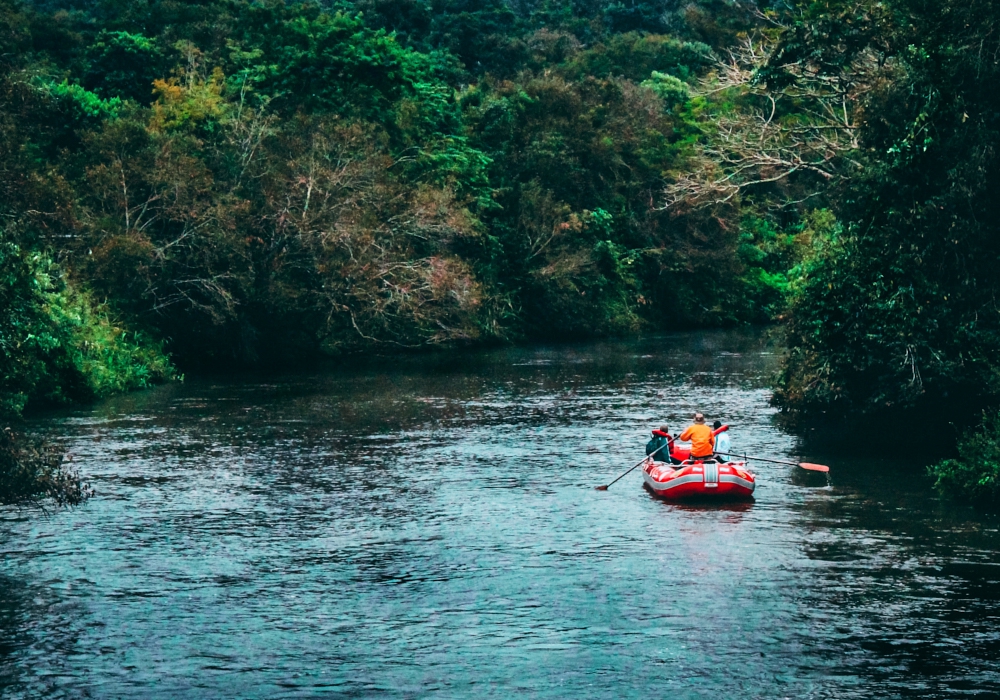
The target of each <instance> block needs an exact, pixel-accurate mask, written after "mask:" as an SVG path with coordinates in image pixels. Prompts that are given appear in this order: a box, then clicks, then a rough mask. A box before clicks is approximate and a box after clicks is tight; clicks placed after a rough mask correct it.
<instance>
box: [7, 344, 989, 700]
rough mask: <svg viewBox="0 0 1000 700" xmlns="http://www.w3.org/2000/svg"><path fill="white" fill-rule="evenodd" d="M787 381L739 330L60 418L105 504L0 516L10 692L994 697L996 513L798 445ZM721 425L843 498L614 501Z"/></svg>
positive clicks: (798, 493)
mask: <svg viewBox="0 0 1000 700" xmlns="http://www.w3.org/2000/svg"><path fill="white" fill-rule="evenodd" d="M776 359H777V358H776V356H775V354H774V349H773V348H771V347H769V346H768V344H767V343H765V342H764V341H763V340H762V339H760V338H758V337H755V336H753V335H747V334H732V333H712V334H698V335H681V336H673V337H668V338H661V339H648V340H643V341H638V342H627V343H602V344H593V345H585V346H569V347H566V346H562V347H535V348H527V349H524V348H522V349H504V350H499V351H489V352H479V353H464V354H455V355H448V356H434V357H423V358H416V359H414V358H410V359H405V360H401V361H397V362H394V363H391V364H383V365H379V364H372V365H369V366H366V367H364V368H355V369H353V370H336V371H327V372H315V373H312V374H299V375H288V376H282V377H279V378H273V377H269V378H259V377H250V378H247V377H243V378H239V379H236V378H226V379H221V380H213V379H189V380H188V381H187V382H185V383H184V384H182V385H176V386H169V387H163V388H161V389H158V390H155V391H152V392H147V393H144V394H140V395H133V396H129V397H123V398H118V399H116V400H113V401H109V402H107V403H104V404H102V405H99V406H97V407H94V408H88V409H86V410H82V411H76V412H71V413H63V414H59V415H55V416H48V417H45V418H44V419H38V420H37V421H36V422H35V426H34V427H35V428H37V429H38V430H39V431H40V432H44V433H46V434H48V435H50V436H53V437H55V438H57V439H59V440H61V441H62V442H63V443H64V444H65V445H66V447H67V449H68V450H70V451H71V452H72V453H73V454H74V455H75V459H76V462H77V464H78V466H79V468H80V469H81V471H82V472H83V473H84V474H85V475H86V476H87V478H88V479H89V480H90V482H91V483H92V485H93V486H94V487H95V488H96V489H97V492H98V495H97V496H96V497H95V498H94V499H92V500H91V501H90V502H88V503H87V504H86V505H84V506H82V507H79V508H76V509H73V510H69V511H63V512H57V513H54V514H52V515H50V516H48V517H28V516H27V515H26V514H23V513H19V512H17V511H3V512H2V513H0V553H2V558H0V696H2V697H3V698H38V697H67V698H82V697H88V698H215V697H241V698H271V697H289V698H293V697H352V698H354V697H357V698H362V697H387V698H410V697H476V698H480V697H500V698H507V697H513V696H524V697H539V698H547V697H551V698H608V697H615V698H617V697H637V698H638V697H643V698H647V697H667V698H688V697H690V698H697V697H705V698H741V699H742V698H783V697H788V698H810V697H811V698H871V697H921V698H934V697H942V698H943V697H954V696H957V695H960V694H964V695H967V696H977V695H978V696H982V697H996V696H998V695H1000V668H998V665H997V660H998V659H1000V566H998V563H1000V559H998V557H997V553H998V550H1000V535H998V531H997V527H998V524H997V520H996V519H995V518H992V517H990V516H986V515H983V514H980V513H977V512H976V511H973V510H971V509H964V508H962V507H958V506H954V505H950V504H948V503H946V502H942V501H940V500H938V499H936V498H935V497H933V496H932V495H931V494H930V492H929V491H928V489H927V483H926V481H925V480H924V478H923V477H922V476H921V472H922V470H920V469H916V468H914V466H913V463H912V462H911V463H907V462H905V461H885V460H873V459H869V458H857V457H853V456H851V453H850V451H843V452H840V453H830V452H818V451H815V448H813V449H812V451H811V450H810V447H809V444H810V443H809V442H808V441H803V440H802V439H801V436H795V435H792V434H789V433H787V432H785V431H783V430H782V429H781V428H780V427H779V426H778V424H777V422H776V421H775V417H774V411H773V410H772V409H771V408H769V407H768V403H767V401H768V396H769V392H768V389H767V382H768V377H769V376H770V374H771V373H772V372H773V371H774V368H775V363H776ZM695 409H700V410H703V411H704V412H705V413H706V414H708V416H709V417H710V418H715V417H719V418H722V419H723V420H724V421H726V422H729V423H730V424H732V426H733V428H732V431H731V434H732V437H733V445H734V447H735V448H736V449H738V450H745V451H747V452H748V453H750V454H755V453H761V454H764V455H775V456H779V457H788V458H800V459H807V460H810V461H819V462H827V463H830V464H831V465H832V466H833V471H832V473H831V478H830V480H829V482H827V480H826V479H825V478H823V477H822V476H820V477H818V480H817V477H816V476H815V475H808V474H806V473H805V472H801V471H800V472H799V473H796V471H795V470H794V469H792V468H786V467H782V466H776V465H767V464H764V463H758V464H757V465H756V466H755V469H756V471H757V472H758V475H759V484H760V485H759V487H758V490H757V500H756V502H755V503H753V504H745V505H740V506H731V507H693V506H686V507H685V506H678V505H670V504H667V503H664V502H661V501H657V500H655V499H653V498H652V497H650V496H649V495H647V494H646V493H645V492H644V491H643V490H642V489H641V486H640V484H641V479H640V475H639V473H638V472H637V471H636V472H633V473H632V474H630V475H629V476H628V477H626V478H625V479H623V480H622V481H620V482H618V483H617V484H616V485H615V486H614V487H612V489H611V490H610V491H608V492H606V493H602V492H598V491H595V490H594V488H593V487H594V486H595V485H597V484H601V483H607V482H608V481H609V480H610V479H611V478H613V477H614V476H616V475H617V474H618V473H620V472H621V471H623V470H624V469H625V468H627V467H629V466H630V465H631V464H633V463H635V461H637V460H638V459H639V458H640V457H641V456H642V450H643V445H644V443H645V440H646V438H647V436H648V432H647V431H648V430H649V429H650V428H651V427H654V426H655V425H657V424H659V423H660V422H662V421H666V422H668V423H669V424H670V425H671V426H672V427H681V424H682V423H685V422H686V419H687V418H688V416H689V415H690V414H691V412H692V411H693V410H695ZM877 432H878V430H877V426H873V427H872V433H871V434H868V435H858V436H853V437H852V442H855V443H856V444H857V445H858V451H859V452H865V451H867V446H869V445H871V444H873V441H874V440H876V439H877V437H876V436H877Z"/></svg>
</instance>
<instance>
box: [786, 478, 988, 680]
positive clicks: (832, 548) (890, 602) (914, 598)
mask: <svg viewBox="0 0 1000 700" xmlns="http://www.w3.org/2000/svg"><path fill="white" fill-rule="evenodd" d="M915 471H917V470H916V469H914V467H913V466H912V465H911V464H909V463H908V462H906V461H905V460H904V461H899V460H897V461H893V460H891V459H884V460H871V459H860V460H859V459H855V460H853V461H851V460H848V459H842V460H840V462H839V464H838V468H837V470H836V471H835V472H832V473H831V474H832V479H833V484H834V487H833V490H832V491H821V492H817V493H818V495H817V497H815V498H808V499H807V500H806V501H805V502H804V503H803V504H802V506H801V509H800V510H801V515H802V518H803V523H802V525H803V528H804V530H805V533H806V534H805V541H804V543H803V545H802V547H803V550H804V553H805V555H806V557H808V559H809V561H810V562H811V565H810V571H809V572H807V573H808V574H809V578H810V579H811V580H812V583H811V585H808V586H806V587H804V588H803V591H804V593H805V598H804V599H803V601H802V606H803V609H804V611H805V614H806V615H807V616H808V617H809V618H811V620H812V621H813V624H814V626H815V628H816V629H817V630H818V631H819V632H818V636H819V637H820V638H824V639H826V640H828V643H827V644H826V646H825V649H824V653H826V654H829V655H831V656H832V657H836V658H838V659H840V664H841V671H842V672H843V673H845V674H856V675H857V676H859V677H861V678H864V679H866V680H865V681H864V684H863V687H867V688H875V687H877V688H879V689H880V692H881V693H882V694H884V695H886V696H896V695H897V694H898V695H900V696H909V695H913V694H914V693H917V690H918V689H922V690H920V694H922V695H923V696H927V697H946V696H949V695H950V694H952V693H958V692H969V691H976V692H979V693H982V692H990V693H997V692H1000V673H998V672H997V671H996V670H995V661H996V659H997V658H1000V631H998V625H997V623H998V621H1000V565H997V564H996V563H995V562H994V561H993V558H994V553H995V552H996V550H997V549H998V548H1000V537H998V535H997V531H996V528H995V525H990V524H989V523H988V522H984V521H986V520H987V519H988V516H984V515H983V514H982V513H976V512H974V511H973V510H972V509H967V508H963V507H960V506H954V505H950V504H947V503H943V502H941V501H939V500H938V499H936V498H934V497H933V494H931V493H930V492H929V491H928V490H927V486H926V484H925V483H924V480H923V478H922V475H919V472H918V474H917V475H915V474H914V472H915ZM804 580H808V579H805V577H804Z"/></svg>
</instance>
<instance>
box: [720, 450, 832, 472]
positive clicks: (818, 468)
mask: <svg viewBox="0 0 1000 700" xmlns="http://www.w3.org/2000/svg"><path fill="white" fill-rule="evenodd" d="M719 454H720V455H726V456H727V457H744V458H746V459H756V460H757V461H758V462H772V463H774V464H787V465H789V466H790V467H802V468H803V469H806V470H808V471H813V472H828V471H830V467H828V466H826V465H825V464H812V463H811V462H789V461H788V460H785V459H768V458H767V457H754V456H753V455H738V454H733V453H732V452H719Z"/></svg>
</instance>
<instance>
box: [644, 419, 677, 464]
mask: <svg viewBox="0 0 1000 700" xmlns="http://www.w3.org/2000/svg"><path fill="white" fill-rule="evenodd" d="M664 445H665V446H666V447H664ZM661 447H662V448H663V449H662V450H661V449H660V448H661ZM673 449H674V439H673V437H671V435H670V428H668V427H667V426H665V425H661V426H660V427H659V428H658V429H657V430H654V431H653V439H652V440H650V441H649V442H647V443H646V454H647V455H651V454H653V452H656V450H660V451H659V452H656V455H654V456H653V460H654V461H656V462H668V463H670V464H680V460H678V459H674V458H673V457H672V456H671V455H670V451H671V450H673Z"/></svg>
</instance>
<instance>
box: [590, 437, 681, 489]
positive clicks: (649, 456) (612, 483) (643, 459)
mask: <svg viewBox="0 0 1000 700" xmlns="http://www.w3.org/2000/svg"><path fill="white" fill-rule="evenodd" d="M669 444H670V442H669V441H668V442H667V443H666V445H660V447H659V448H657V449H655V450H653V451H652V452H650V453H649V454H648V455H646V456H645V457H643V458H642V459H640V460H639V462H638V463H637V464H636V465H635V467H638V466H641V465H643V464H645V463H646V460H647V459H652V457H653V455H655V454H656V453H657V452H659V451H660V450H662V449H663V448H664V447H666V446H667V445H669ZM635 467H632V469H635ZM632 469H629V470H628V471H627V472H625V474H628V473H629V472H631V471H632ZM625 474H622V476H625ZM622 476H619V477H618V479H621V478H622ZM618 479H615V481H618ZM615 481H612V482H611V483H610V484H608V485H607V486H595V487H594V488H595V489H596V490H598V491H607V490H608V487H610V486H612V485H614V483H615Z"/></svg>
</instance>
